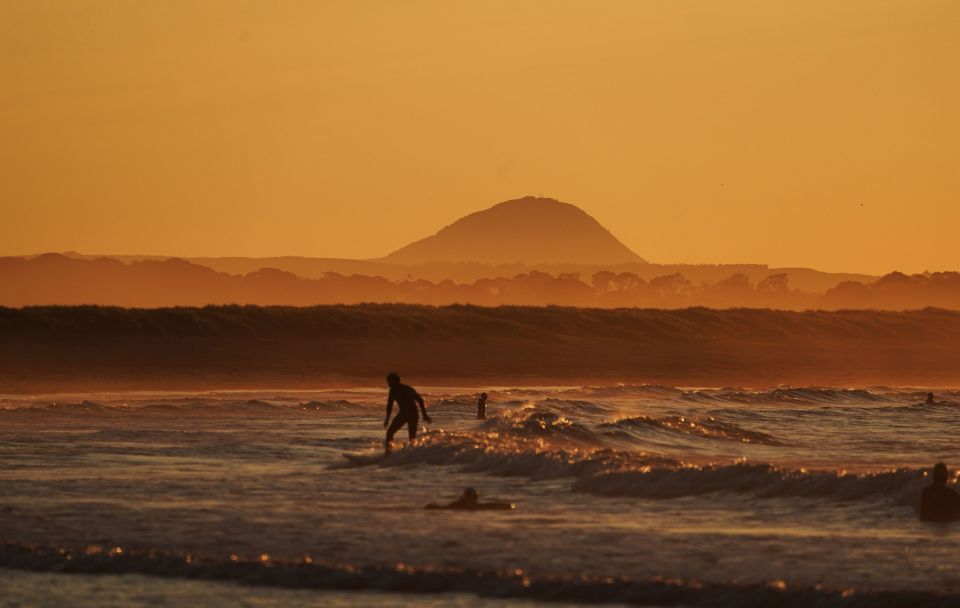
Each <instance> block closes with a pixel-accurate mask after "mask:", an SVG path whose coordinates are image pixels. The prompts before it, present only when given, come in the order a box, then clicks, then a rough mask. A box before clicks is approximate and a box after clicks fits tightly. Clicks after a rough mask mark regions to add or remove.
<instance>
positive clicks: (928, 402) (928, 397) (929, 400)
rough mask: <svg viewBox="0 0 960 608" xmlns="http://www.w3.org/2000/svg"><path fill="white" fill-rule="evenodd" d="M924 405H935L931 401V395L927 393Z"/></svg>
mask: <svg viewBox="0 0 960 608" xmlns="http://www.w3.org/2000/svg"><path fill="white" fill-rule="evenodd" d="M924 403H925V404H927V405H933V404H934V403H936V402H935V401H934V400H933V393H927V400H926V401H924Z"/></svg>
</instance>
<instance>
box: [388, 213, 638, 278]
mask: <svg viewBox="0 0 960 608" xmlns="http://www.w3.org/2000/svg"><path fill="white" fill-rule="evenodd" d="M382 261H384V262H389V263H392V264H424V263H428V262H482V263H486V264H509V263H514V262H524V263H527V264H537V263H579V264H624V263H631V262H633V263H637V262H640V263H643V262H644V261H645V260H644V259H643V258H641V257H640V256H638V255H637V254H635V253H634V252H632V251H630V249H629V248H628V247H627V246H626V245H624V244H623V243H621V242H620V241H618V240H617V238H616V237H614V236H613V235H612V234H610V231H609V230H607V229H606V228H604V227H603V226H601V225H600V223H599V222H597V220H595V219H593V218H592V217H590V216H589V215H588V214H587V213H585V212H584V211H583V210H582V209H580V208H579V207H576V206H575V205H571V204H569V203H562V202H560V201H558V200H554V199H552V198H538V197H534V196H527V197H524V198H520V199H516V200H512V201H506V202H503V203H500V204H498V205H494V206H493V207H490V208H489V209H486V210H484V211H478V212H476V213H471V214H470V215H468V216H466V217H463V218H460V219H459V220H457V221H456V222H454V223H452V224H450V225H449V226H447V227H446V228H444V229H442V230H441V231H440V232H438V233H436V234H434V235H433V236H428V237H427V238H425V239H421V240H419V241H416V242H414V243H410V244H409V245H407V246H406V247H403V248H401V249H398V250H397V251H394V252H393V253H391V254H390V255H388V256H386V257H385V258H383V259H382Z"/></svg>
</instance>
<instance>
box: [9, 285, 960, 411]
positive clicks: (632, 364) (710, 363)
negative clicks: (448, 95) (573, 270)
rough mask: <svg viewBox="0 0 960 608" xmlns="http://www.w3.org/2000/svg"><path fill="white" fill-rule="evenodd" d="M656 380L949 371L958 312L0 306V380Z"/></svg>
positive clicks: (959, 346) (877, 379)
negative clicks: (391, 374) (390, 375)
mask: <svg viewBox="0 0 960 608" xmlns="http://www.w3.org/2000/svg"><path fill="white" fill-rule="evenodd" d="M391 370H396V371H399V372H401V374H403V375H404V376H405V377H407V378H409V379H410V380H411V382H416V383H419V384H455V385H484V384H494V383H495V384H541V383H544V384H578V383H593V382H656V383H663V384H674V385H698V386H730V385H741V386H770V385H776V384H819V385H823V384H842V385H868V384H887V385H893V384H896V385H905V384H913V385H960V312H957V311H947V310H940V309H924V310H916V311H906V312H883V311H869V310H849V311H829V312H827V311H807V312H789V311H777V310H763V309H732V310H713V309H706V308H688V309H679V310H657V309H636V308H629V309H626V308H625V309H596V308H570V307H553V306H551V307H526V306H502V307H496V308H490V307H477V306H462V305H454V306H443V307H431V306H419V305H400V304H361V305H339V306H338V305H334V306H314V307H307V308H297V307H284V306H275V307H258V306H207V307H203V308H179V307H178V308H159V309H135V308H115V307H99V306H62V307H61V306H42V307H26V308H0V383H2V385H0V393H3V392H23V391H40V390H44V391H68V390H81V389H83V390H89V389H91V388H97V389H131V388H149V389H186V388H190V389H199V388H225V387H235V388H240V387H248V388H255V387H275V388H281V387H290V388H295V387H315V386H316V387H319V386H331V385H339V386H351V385H354V386H355V385H363V386H370V385H379V384H380V383H381V380H382V377H383V375H384V374H385V373H386V372H388V371H391Z"/></svg>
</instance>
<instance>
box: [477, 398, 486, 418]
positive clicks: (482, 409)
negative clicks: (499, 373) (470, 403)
mask: <svg viewBox="0 0 960 608" xmlns="http://www.w3.org/2000/svg"><path fill="white" fill-rule="evenodd" d="M486 417H487V394H486V393H480V399H478V400H477V418H478V419H479V420H483V419H485V418H486Z"/></svg>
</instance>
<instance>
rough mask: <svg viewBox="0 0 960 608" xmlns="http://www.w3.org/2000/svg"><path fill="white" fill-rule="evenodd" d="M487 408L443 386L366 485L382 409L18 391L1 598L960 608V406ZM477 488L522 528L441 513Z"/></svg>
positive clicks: (358, 403)
mask: <svg viewBox="0 0 960 608" xmlns="http://www.w3.org/2000/svg"><path fill="white" fill-rule="evenodd" d="M479 390H480V389H456V388H425V387H422V388H421V392H422V393H423V394H424V396H425V397H426V398H427V402H428V411H429V412H430V413H431V416H432V417H433V424H431V425H427V426H426V427H425V429H423V430H422V431H421V440H420V442H419V443H418V445H416V446H414V447H403V448H402V449H401V448H400V445H402V444H405V443H406V441H405V439H404V441H402V442H401V441H398V442H397V444H398V445H397V448H398V449H397V450H396V451H395V452H394V454H393V455H391V456H390V457H389V458H387V459H386V460H383V461H382V462H377V463H373V464H369V465H366V466H363V465H357V464H356V463H353V462H351V461H349V460H347V459H346V458H344V457H343V454H344V453H348V452H354V453H355V452H365V451H375V450H378V449H379V446H380V444H381V442H382V435H383V428H382V421H383V413H384V412H383V401H384V398H385V394H386V393H385V390H381V389H370V390H344V391H319V392H279V393H278V392H268V393H249V392H243V393H231V392H220V393H203V394H144V393H137V394H110V395H58V396H36V397H22V396H20V397H13V396H3V397H2V398H0V458H2V464H3V466H2V468H0V515H2V517H0V543H3V544H2V547H0V566H2V567H5V568H7V570H0V581H3V583H4V586H5V587H7V588H10V589H14V588H15V589H16V590H17V593H18V594H19V595H17V596H15V597H19V598H22V599H23V601H24V602H25V603H27V604H29V603H30V602H29V598H31V597H33V598H34V599H38V598H45V599H44V600H43V601H44V602H46V603H47V604H48V605H56V603H57V601H58V600H57V598H56V596H55V595H51V593H52V591H51V590H55V589H57V588H62V589H74V591H72V592H70V595H72V596H73V597H74V598H76V599H77V600H78V601H80V600H81V599H85V600H88V601H89V603H90V604H91V605H93V604H98V603H99V604H100V605H105V604H107V603H109V601H114V600H116V598H121V599H120V600H117V601H121V603H122V601H123V598H127V600H128V601H127V603H128V604H131V605H133V604H135V603H136V602H134V601H133V599H131V598H134V597H139V596H136V594H137V593H140V594H141V595H142V594H143V593H146V592H144V591H143V589H144V588H145V587H149V590H150V591H149V593H150V594H154V596H155V597H158V598H160V599H159V600H158V601H161V602H162V601H169V602H170V603H176V602H175V601H174V600H175V599H176V598H177V597H179V596H178V595H177V594H179V593H187V592H189V590H188V591H183V589H184V585H187V584H188V581H189V584H196V585H200V587H197V588H193V589H194V592H196V593H206V594H208V595H209V596H210V597H211V598H214V599H210V600H209V601H204V603H205V604H208V605H209V604H215V603H217V602H220V603H221V604H222V605H237V603H238V601H239V600H238V599H237V598H241V599H242V598H247V599H244V600H243V601H247V605H251V606H254V605H273V604H272V603H271V602H280V603H283V602H294V603H298V604H301V605H309V602H310V601H314V600H316V601H317V603H318V605H320V604H323V605H336V603H337V602H340V603H344V605H349V604H351V603H356V604H368V603H370V601H371V600H370V598H369V593H370V592H377V593H379V594H380V595H377V596H376V597H377V598H379V599H378V601H379V600H380V599H382V600H383V601H388V600H389V599H390V598H395V597H397V595H396V594H401V595H400V596H399V597H400V598H402V601H403V602H407V603H410V604H413V605H416V604H421V605H424V606H433V605H483V604H482V602H483V601H486V600H488V599H491V598H496V599H497V601H498V602H501V603H502V602H504V601H508V602H515V603H517V605H528V604H527V603H526V602H531V601H533V602H536V601H544V600H551V601H555V600H567V601H571V602H577V603H590V602H629V601H633V602H645V603H649V604H656V605H757V606H760V605H767V604H769V603H770V602H777V601H783V600H793V601H795V602H798V603H800V604H802V605H817V604H822V605H846V604H849V605H931V606H934V605H937V606H939V605H944V606H946V605H951V604H952V605H956V604H957V603H960V566H958V565H957V560H956V558H957V555H960V551H958V550H960V524H957V525H950V524H946V525H944V524H939V525H933V524H925V523H921V522H919V521H918V519H917V514H916V508H917V502H918V496H919V492H920V490H921V489H922V488H923V486H924V485H925V484H926V483H927V481H926V478H925V471H926V469H927V468H928V467H929V466H930V465H931V464H932V463H933V462H936V461H939V460H944V461H946V462H947V463H948V464H949V465H956V464H960V446H958V443H957V433H956V430H957V428H958V422H960V393H958V392H952V391H938V402H937V403H935V404H933V405H923V404H922V402H923V397H924V395H925V391H920V390H902V389H891V388H876V387H875V388H871V389H869V390H865V389H864V390H845V389H829V388H828V389H825V388H782V389H776V390H768V391H749V390H742V389H709V390H706V389H705V390H695V389H675V388H670V387H657V386H616V387H586V388H541V389H507V388H501V389H490V388H484V389H483V390H486V391H487V392H488V393H490V404H489V405H488V419H487V420H486V421H479V420H476V419H475V418H474V412H475V403H476V397H475V394H476V392H478V391H479ZM401 436H403V437H404V438H405V432H401V434H400V435H398V438H399V437H401ZM466 486H472V487H475V488H477V489H478V490H479V491H480V493H481V496H482V498H489V499H498V500H505V501H511V502H514V503H516V505H517V509H516V510H515V511H512V512H452V511H425V510H423V506H424V505H425V504H426V503H429V502H433V501H437V502H445V501H449V500H452V499H454V498H456V497H457V495H459V493H460V492H461V491H462V490H463V488H464V487H466ZM61 571H66V572H77V573H83V574H85V575H87V576H77V575H67V574H51V573H53V572H61ZM51 577H52V578H51ZM193 579H201V581H206V582H196V581H193ZM90 580H94V581H96V583H95V584H94V583H90V582H86V581H90ZM51 581H53V582H51ZM76 589H79V591H77V590H76ZM198 589H199V590H198ZM361 590H362V591H361ZM98 593H99V594H101V595H100V596H98V595H97V594H98ZM165 593H166V595H164V594H165ZM289 593H296V594H299V595H297V596H296V598H297V599H293V600H290V599H287V600H284V599H283V598H289V597H291V596H289V595H284V594H289ZM383 593H386V594H387V595H383ZM44 594H46V595H44ZM125 594H126V595H125ZM130 594H134V595H130ZM157 594H159V595H157ZM311 594H313V595H311ZM437 594H441V595H437ZM154 596H151V597H154ZM8 597H14V596H8ZM110 598H114V599H110ZM171 598H172V599H171ZM216 598H219V599H216ZM303 598H310V599H309V600H308V599H303ZM258 602H259V603H258ZM437 602H441V603H440V604H438V603H437ZM470 602H475V603H470ZM858 602H859V603H858ZM7 605H16V604H10V603H8V604H7Z"/></svg>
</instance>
